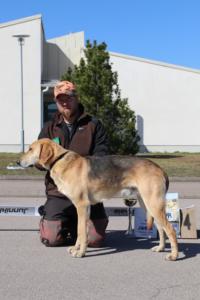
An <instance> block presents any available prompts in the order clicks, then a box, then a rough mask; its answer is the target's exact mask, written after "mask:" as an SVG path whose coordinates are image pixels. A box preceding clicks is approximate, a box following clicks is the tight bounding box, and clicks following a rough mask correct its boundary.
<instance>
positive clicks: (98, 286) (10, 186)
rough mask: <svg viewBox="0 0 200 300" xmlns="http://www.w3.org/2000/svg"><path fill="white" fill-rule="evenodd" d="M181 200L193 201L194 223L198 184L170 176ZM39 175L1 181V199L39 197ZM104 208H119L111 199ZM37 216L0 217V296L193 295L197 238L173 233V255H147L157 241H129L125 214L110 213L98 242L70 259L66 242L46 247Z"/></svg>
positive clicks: (199, 207) (140, 298)
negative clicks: (175, 241)
mask: <svg viewBox="0 0 200 300" xmlns="http://www.w3.org/2000/svg"><path fill="white" fill-rule="evenodd" d="M170 191H171V192H178V193H179V198H180V206H189V205H192V204H194V205H195V207H196V216H197V227H198V230H199V229H200V182H198V181H194V182H193V181H190V182H189V181H187V182H183V181H178V180H177V181H176V182H171V184H170ZM44 201H45V197H44V185H43V181H41V180H0V204H16V203H18V204H22V205H24V204H28V205H29V204H34V205H40V204H42V203H44ZM105 205H106V206H121V205H123V203H122V202H119V201H118V200H117V199H113V200H111V201H108V202H106V203H105ZM38 222H39V218H38V217H1V218H0V245H1V247H0V254H1V268H0V273H1V281H0V298H1V299H6V300H7V299H8V300H12V299H13V300H14V299H15V300H22V299H27V300H32V299H34V300H39V299H41V300H45V299H59V300H62V299H70V300H77V299H80V300H82V299H84V300H100V299H101V300H102V299H111V300H114V299H121V300H123V299H126V300H127V299H128V300H129V299H136V300H146V299H159V300H160V299H161V300H165V299H176V300H179V299H181V300H191V299H198V298H199V295H200V259H199V258H200V255H199V253H200V240H199V239H194V240H183V239H179V251H180V258H179V260H178V261H176V262H168V261H165V259H164V258H165V255H166V253H167V252H168V251H169V244H167V248H166V253H153V252H151V250H150V248H151V247H152V246H154V245H155V244H157V241H156V240H146V239H139V238H138V239H128V238H126V237H125V235H124V233H125V230H126V229H127V224H128V220H127V218H126V217H110V221H109V225H108V228H107V237H106V241H105V247H103V248H98V249H92V248H89V249H88V251H87V255H86V257H85V258H82V259H78V258H72V257H70V255H69V254H68V253H67V251H66V247H57V248H46V247H45V246H43V245H42V244H41V243H40V241H39V234H38Z"/></svg>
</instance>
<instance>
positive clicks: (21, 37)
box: [13, 34, 30, 152]
mask: <svg viewBox="0 0 200 300" xmlns="http://www.w3.org/2000/svg"><path fill="white" fill-rule="evenodd" d="M29 36H30V35H27V34H16V35H13V37H14V38H17V39H18V42H19V46H20V68H21V152H24V86H23V45H24V41H25V38H28V37H29Z"/></svg>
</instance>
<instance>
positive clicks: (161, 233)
mask: <svg viewBox="0 0 200 300" xmlns="http://www.w3.org/2000/svg"><path fill="white" fill-rule="evenodd" d="M156 227H157V229H158V233H159V239H160V241H159V245H158V246H155V247H153V248H151V250H152V251H153V252H162V251H164V250H165V232H164V230H163V228H162V226H160V225H159V224H158V223H156Z"/></svg>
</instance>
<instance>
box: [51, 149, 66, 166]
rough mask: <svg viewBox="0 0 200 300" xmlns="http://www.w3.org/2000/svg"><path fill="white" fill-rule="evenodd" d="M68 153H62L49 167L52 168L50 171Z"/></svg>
mask: <svg viewBox="0 0 200 300" xmlns="http://www.w3.org/2000/svg"><path fill="white" fill-rule="evenodd" d="M67 152H68V151H66V152H64V153H62V154H61V155H60V156H58V157H57V158H56V159H55V160H54V162H53V163H52V164H51V165H50V166H49V167H50V170H51V169H52V168H53V166H54V165H55V164H56V163H57V161H59V160H60V159H61V158H63V157H64V156H65V154H66V153H67Z"/></svg>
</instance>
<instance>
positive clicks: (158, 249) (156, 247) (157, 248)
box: [151, 246, 164, 252]
mask: <svg viewBox="0 0 200 300" xmlns="http://www.w3.org/2000/svg"><path fill="white" fill-rule="evenodd" d="M151 250H152V251H153V252H162V251H164V247H163V246H155V247H153V248H151Z"/></svg>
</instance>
